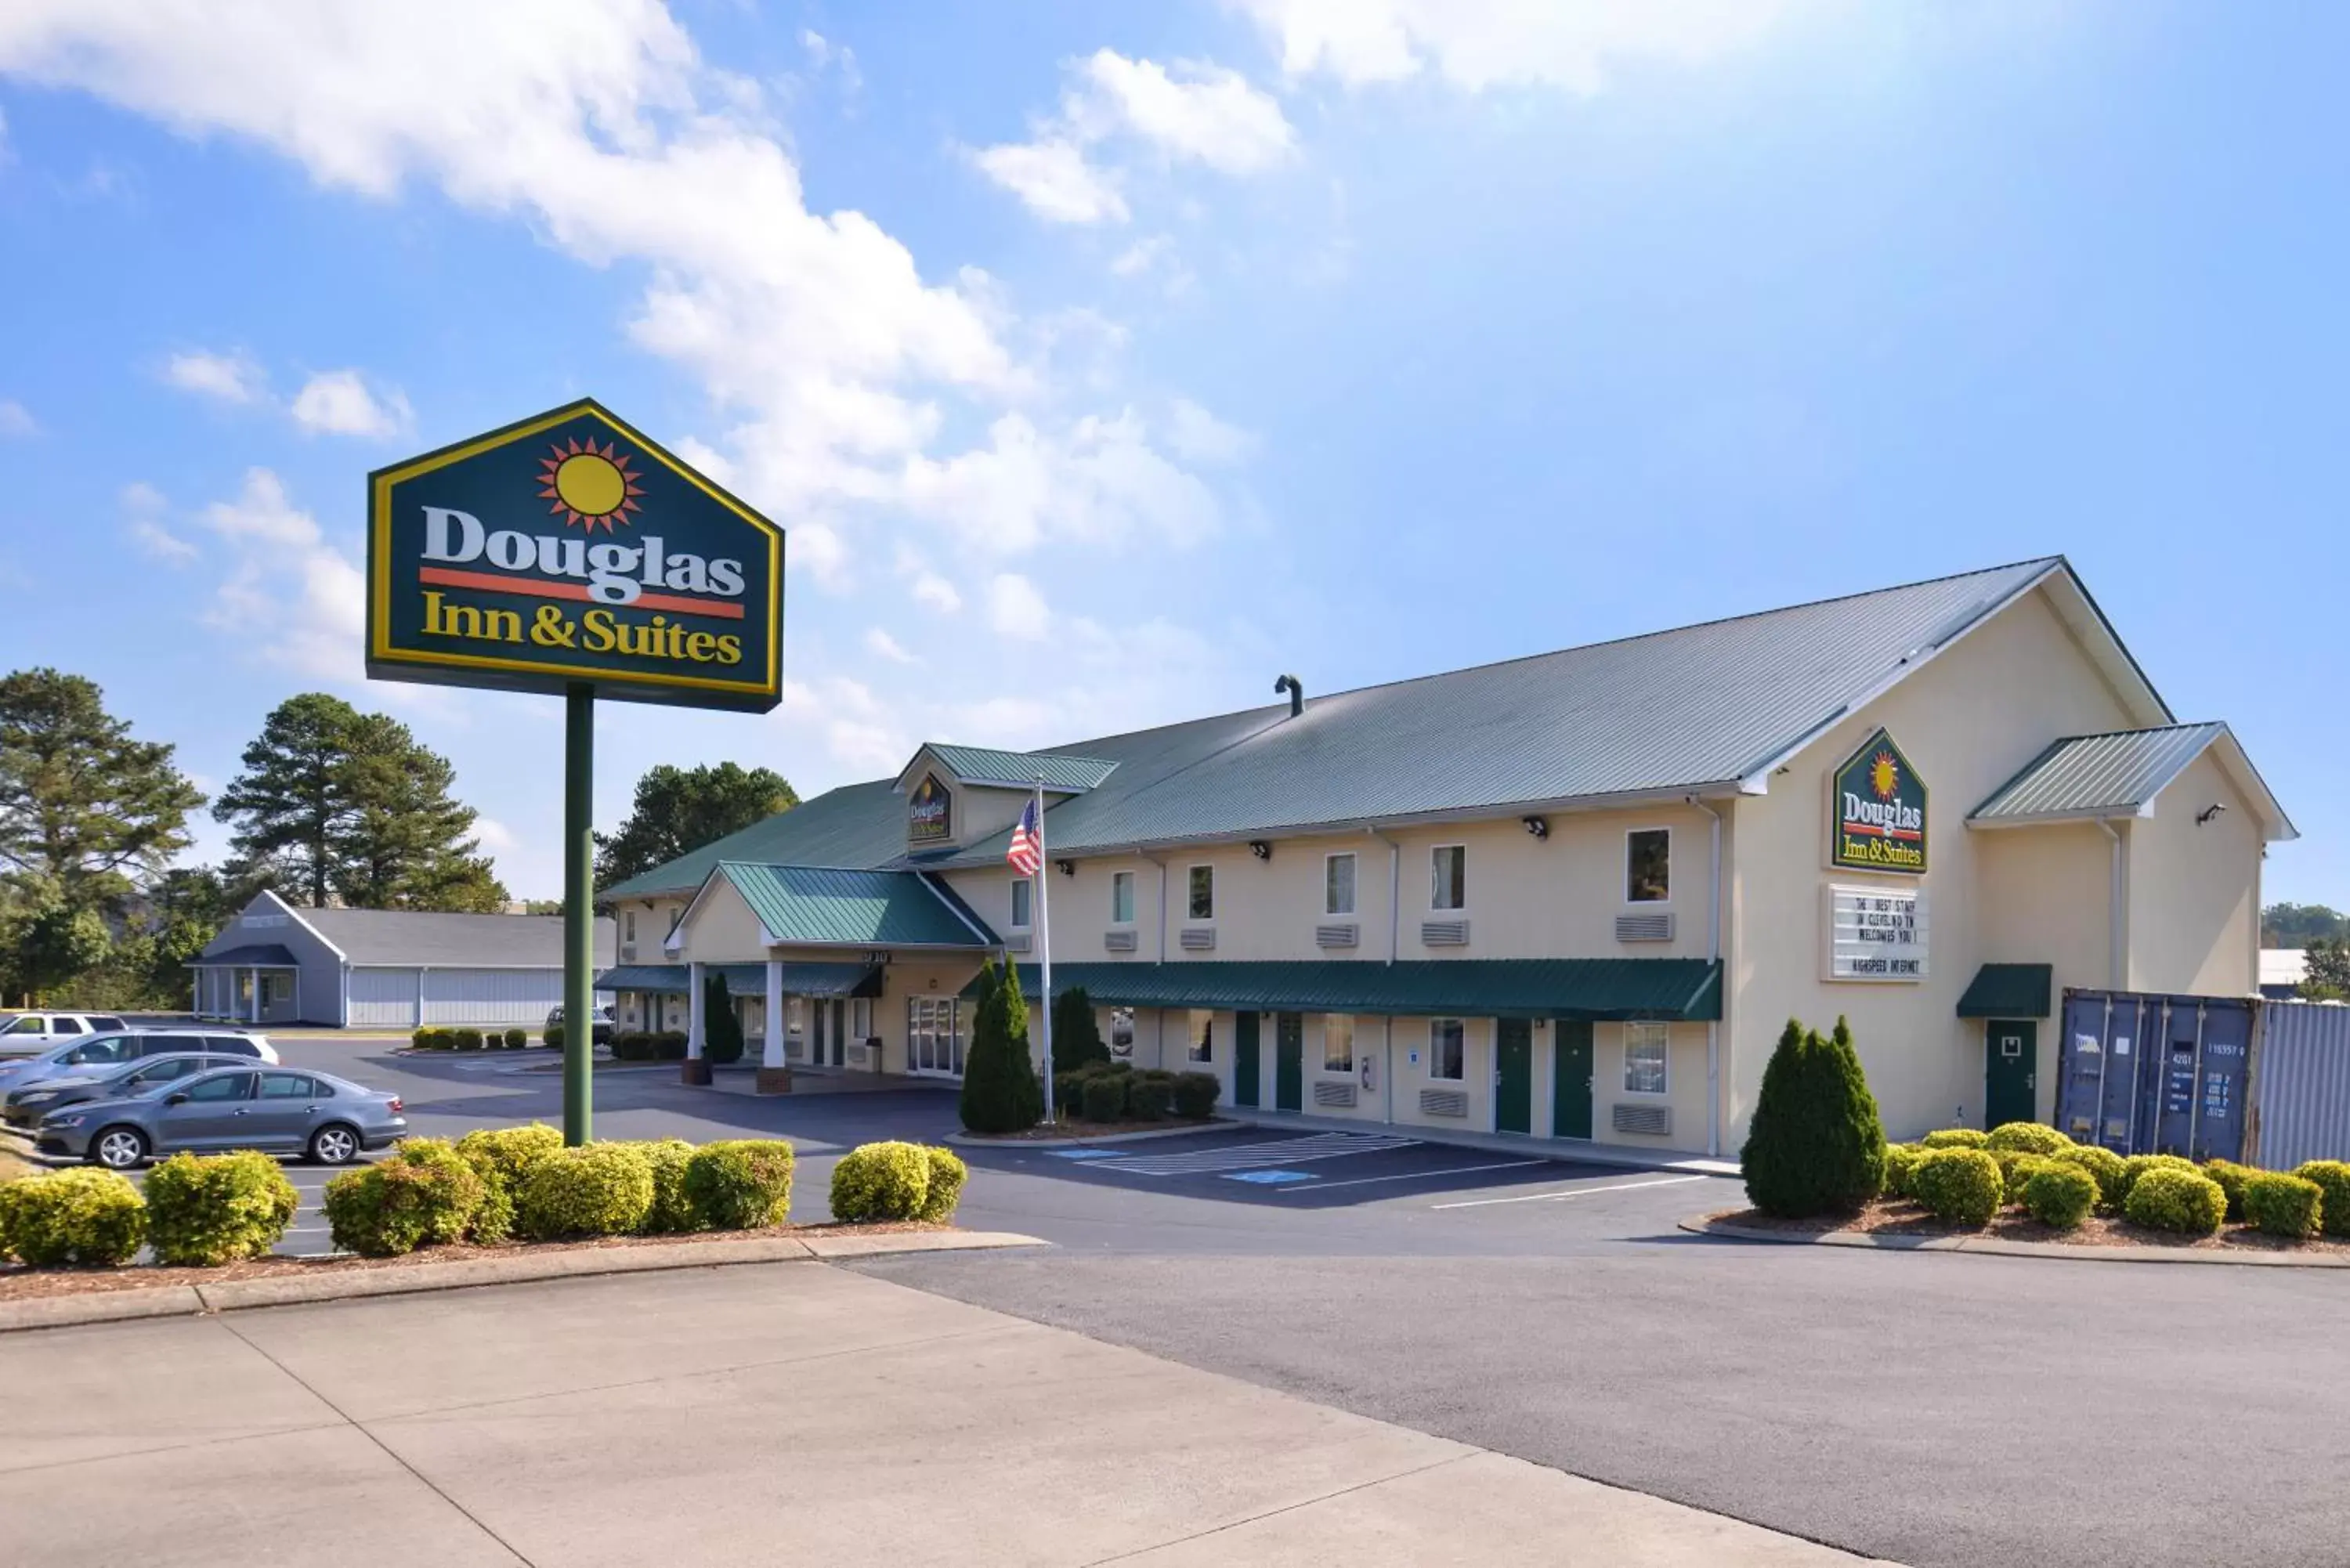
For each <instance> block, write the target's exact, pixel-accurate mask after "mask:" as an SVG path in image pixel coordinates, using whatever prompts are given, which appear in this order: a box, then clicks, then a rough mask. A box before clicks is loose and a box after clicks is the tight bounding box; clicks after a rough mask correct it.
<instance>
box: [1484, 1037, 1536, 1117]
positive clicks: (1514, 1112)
mask: <svg viewBox="0 0 2350 1568" xmlns="http://www.w3.org/2000/svg"><path fill="white" fill-rule="evenodd" d="M1493 1045H1494V1051H1493V1054H1494V1088H1493V1130H1494V1131H1496V1132H1513V1133H1530V1132H1532V1131H1534V1024H1533V1023H1532V1022H1531V1021H1530V1020H1527V1019H1523V1018H1504V1019H1502V1020H1501V1021H1500V1023H1499V1024H1498V1026H1497V1028H1496V1030H1495V1033H1494V1036H1493Z"/></svg>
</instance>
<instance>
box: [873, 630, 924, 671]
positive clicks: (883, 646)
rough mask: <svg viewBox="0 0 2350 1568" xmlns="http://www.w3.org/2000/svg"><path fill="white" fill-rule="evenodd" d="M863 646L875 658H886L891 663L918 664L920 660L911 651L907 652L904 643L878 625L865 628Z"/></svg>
mask: <svg viewBox="0 0 2350 1568" xmlns="http://www.w3.org/2000/svg"><path fill="white" fill-rule="evenodd" d="M865 647H866V649H867V650H868V652H870V653H872V654H873V655H875V656H876V657H877V658H880V659H888V660H889V662H890V663H892V664H920V662H921V660H920V659H917V658H915V657H914V656H913V655H912V654H911V653H909V652H908V651H907V650H906V646H905V644H903V643H901V642H899V640H898V639H896V638H894V637H891V636H890V635H889V633H888V632H886V631H884V630H882V629H881V628H879V627H878V626H874V627H868V628H865Z"/></svg>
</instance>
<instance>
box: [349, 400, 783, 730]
mask: <svg viewBox="0 0 2350 1568" xmlns="http://www.w3.org/2000/svg"><path fill="white" fill-rule="evenodd" d="M783 595H784V531H783V530H782V529H781V528H778V527H777V526H775V524H773V523H770V522H769V521H767V519H765V518H764V517H762V516H761V515H759V514H757V513H756V512H754V511H753V510H752V509H751V508H750V507H748V506H746V505H744V504H743V503H742V502H741V501H738V500H736V499H735V498H734V497H733V496H732V495H729V494H728V493H726V492H725V491H724V490H723V489H721V488H719V486H718V485H716V484H715V483H712V481H711V480H710V479H709V478H708V477H707V476H705V475H703V474H702V473H699V472H695V470H694V469H693V468H692V467H691V466H690V465H688V464H687V463H686V462H683V461H681V459H679V458H678V457H676V456H674V455H673V454H671V452H667V451H665V450H664V449H663V448H661V447H660V445H659V444H658V443H656V442H654V441H650V440H649V439H647V438H646V437H645V436H644V435H643V434H642V433H641V432H640V431H637V430H635V429H633V428H632V427H630V426H629V425H627V424H625V423H623V422H622V421H620V420H619V418H618V417H616V416H615V415H613V414H612V413H611V412H609V411H608V410H606V409H605V408H603V407H602V406H601V405H600V404H598V403H597V402H596V401H595V400H592V399H583V400H580V401H578V402H576V403H570V404H567V405H566V406H564V407H562V408H559V409H555V410H549V411H548V412H546V413H544V414H540V415H537V416H536V417H535V418H532V419H527V420H523V421H519V422H517V423H515V424H511V425H508V426H506V427H505V428H504V429H503V430H496V431H490V432H489V433H488V434H486V435H481V436H476V437H474V438H473V439H472V440H470V441H459V442H457V443H456V444H454V445H452V446H446V447H443V448H442V449H441V450H440V451H438V452H427V453H425V454H424V455H423V456H421V457H416V458H411V459H410V460H408V461H407V462H400V463H394V464H393V465H391V466H390V467H389V468H382V469H378V470H377V471H376V472H373V473H371V474H369V476H368V617H367V619H368V625H367V670H368V674H369V675H370V676H372V677H374V678H376V679H378V680H411V681H420V682H423V683H427V684H432V685H444V686H488V687H496V688H500V689H503V690H506V691H539V692H553V693H558V694H559V693H562V692H565V691H569V690H571V689H572V688H573V687H575V686H577V685H579V684H581V683H585V684H587V686H589V687H591V688H592V689H593V691H594V694H595V695H596V696H598V697H607V698H619V699H621V700H624V701H633V702H661V703H669V704H672V705H676V706H682V707H694V708H725V709H733V710H737V711H745V712H754V713H764V712H765V711H768V710H769V709H771V708H773V707H775V704H776V703H777V702H778V701H781V699H782V696H783Z"/></svg>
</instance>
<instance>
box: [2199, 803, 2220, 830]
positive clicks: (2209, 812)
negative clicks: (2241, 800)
mask: <svg viewBox="0 0 2350 1568" xmlns="http://www.w3.org/2000/svg"><path fill="white" fill-rule="evenodd" d="M2227 809H2228V808H2227V807H2226V806H2224V805H2220V803H2219V802H2218V801H2216V800H2215V801H2213V802H2212V803H2211V804H2210V805H2207V806H2205V807H2204V808H2203V809H2202V810H2200V811H2199V812H2197V813H2196V814H2195V826H2198V827H2200V826H2203V825H2204V824H2205V823H2207V822H2210V820H2211V819H2212V818H2213V817H2215V816H2217V815H2220V813H2221V812H2223V811H2225V810H2227Z"/></svg>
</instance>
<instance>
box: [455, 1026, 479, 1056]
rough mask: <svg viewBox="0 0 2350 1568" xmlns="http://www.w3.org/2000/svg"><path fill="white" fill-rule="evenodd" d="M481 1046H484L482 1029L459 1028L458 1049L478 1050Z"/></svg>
mask: <svg viewBox="0 0 2350 1568" xmlns="http://www.w3.org/2000/svg"><path fill="white" fill-rule="evenodd" d="M481 1048H482V1032H481V1031H480V1030H478V1029H460V1030H458V1031H457V1049H458V1050H460V1051H478V1050H480V1049H481Z"/></svg>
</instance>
